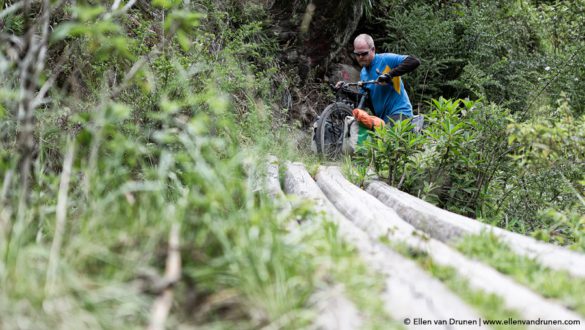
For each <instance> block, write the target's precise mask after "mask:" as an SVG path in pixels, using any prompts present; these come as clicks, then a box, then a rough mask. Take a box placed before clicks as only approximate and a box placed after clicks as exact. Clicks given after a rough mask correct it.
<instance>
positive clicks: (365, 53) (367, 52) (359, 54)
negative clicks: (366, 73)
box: [353, 50, 370, 57]
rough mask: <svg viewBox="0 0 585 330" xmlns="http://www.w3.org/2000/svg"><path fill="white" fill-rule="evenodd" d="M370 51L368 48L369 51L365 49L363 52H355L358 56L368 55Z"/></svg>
mask: <svg viewBox="0 0 585 330" xmlns="http://www.w3.org/2000/svg"><path fill="white" fill-rule="evenodd" d="M369 53H370V51H369V50H368V51H365V52H362V53H356V52H353V54H354V55H355V56H357V57H361V56H366V55H368V54H369Z"/></svg>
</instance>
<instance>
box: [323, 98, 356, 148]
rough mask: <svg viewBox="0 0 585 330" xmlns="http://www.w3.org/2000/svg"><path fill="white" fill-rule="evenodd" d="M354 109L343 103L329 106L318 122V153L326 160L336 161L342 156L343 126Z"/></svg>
mask: <svg viewBox="0 0 585 330" xmlns="http://www.w3.org/2000/svg"><path fill="white" fill-rule="evenodd" d="M352 110H353V109H352V108H351V107H350V106H349V105H347V104H346V103H343V102H335V103H331V104H330V105H328V106H327V107H326V108H325V110H323V113H322V114H321V116H320V118H319V121H318V122H317V130H316V132H315V135H316V137H317V152H318V153H319V154H320V155H323V156H325V157H326V158H330V159H335V158H337V157H339V156H340V155H341V154H342V144H343V124H344V120H345V117H346V116H351V115H352Z"/></svg>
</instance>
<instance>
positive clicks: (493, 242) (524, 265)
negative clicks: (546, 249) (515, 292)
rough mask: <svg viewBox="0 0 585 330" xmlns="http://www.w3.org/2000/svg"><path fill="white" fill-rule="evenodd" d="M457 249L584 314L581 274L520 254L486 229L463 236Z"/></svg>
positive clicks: (584, 304)
mask: <svg viewBox="0 0 585 330" xmlns="http://www.w3.org/2000/svg"><path fill="white" fill-rule="evenodd" d="M458 249H459V250H460V251H461V252H463V253H464V254H466V255H468V256H470V257H474V258H478V259H479V260H482V261H484V262H486V263H487V264H489V265H491V266H492V267H494V268H495V269H497V270H498V271H500V272H502V273H504V274H507V275H510V276H511V277H512V278H514V279H515V280H516V281H518V282H519V283H520V284H523V285H526V286H528V287H529V288H531V289H532V290H534V291H536V292H538V293H540V294H542V295H543V296H544V297H547V298H552V299H559V300H560V301H562V302H563V304H565V305H566V306H569V307H570V308H571V309H574V310H575V311H577V312H578V313H579V314H581V315H585V298H584V297H583V295H582V294H581V292H583V290H584V289H585V281H584V280H583V279H582V278H573V277H571V276H570V275H569V274H568V273H566V272H559V271H554V270H551V269H548V268H545V267H543V266H542V265H540V264H539V263H537V262H536V261H535V260H532V259H529V258H526V257H520V256H518V255H516V254H514V253H513V252H512V251H511V250H510V248H509V247H507V246H506V245H505V244H503V243H502V242H500V241H499V240H498V239H497V237H495V236H494V235H492V234H489V233H484V234H482V235H478V236H469V237H466V238H465V239H463V240H462V241H461V242H460V243H459V245H458Z"/></svg>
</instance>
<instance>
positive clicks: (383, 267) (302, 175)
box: [285, 164, 477, 328]
mask: <svg viewBox="0 0 585 330" xmlns="http://www.w3.org/2000/svg"><path fill="white" fill-rule="evenodd" d="M285 192H287V193H290V194H296V195H299V196H302V197H305V198H309V199H312V200H315V201H316V204H317V208H318V209H319V210H322V211H325V212H326V213H327V214H328V215H329V217H330V218H331V220H332V221H334V222H335V223H337V224H338V226H339V232H340V234H341V235H342V237H343V238H344V239H345V240H346V241H348V242H350V243H351V244H352V245H354V246H356V248H357V249H358V251H359V253H360V255H361V257H362V258H363V259H364V261H365V262H366V263H367V264H368V265H369V266H370V267H371V268H373V269H374V270H376V271H378V272H380V273H381V274H383V275H384V277H385V284H386V288H385V290H384V293H383V296H382V299H383V301H384V304H385V305H384V307H385V309H386V311H387V312H388V314H390V315H391V316H393V317H394V318H396V319H398V320H401V319H404V318H411V317H413V316H414V315H417V316H421V317H427V318H431V319H448V318H450V317H454V318H459V319H474V318H477V315H476V313H475V311H473V310H472V309H471V308H469V307H468V306H467V305H466V304H465V303H464V302H462V301H461V300H460V299H459V297H457V296H455V295H454V294H453V293H451V292H450V291H449V290H448V289H447V288H446V287H445V286H444V285H443V284H442V283H441V282H439V281H438V280H436V279H434V278H432V277H431V276H430V275H428V274H427V273H425V272H424V271H423V270H421V269H420V268H419V267H418V265H416V264H415V263H414V262H413V261H411V260H408V259H407V258H405V257H403V256H401V255H400V254H398V253H396V252H394V251H392V250H390V249H388V248H387V247H386V246H384V245H382V244H380V243H378V242H376V240H372V239H371V238H370V237H368V235H367V234H366V233H365V232H364V231H363V230H361V229H360V228H358V227H357V226H356V225H355V224H354V223H353V222H352V221H350V220H348V219H347V218H346V217H345V216H344V215H342V214H341V213H340V212H339V211H338V210H337V209H336V208H335V206H334V205H333V204H331V203H330V202H329V200H328V199H327V197H326V196H325V195H324V194H323V192H322V191H321V190H320V189H319V187H318V186H317V184H315V181H314V180H313V179H312V178H311V176H310V175H309V173H308V172H307V171H306V170H305V168H304V166H302V164H291V165H289V166H288V167H287V170H286V172H285ZM444 328H449V327H448V326H446V327H444Z"/></svg>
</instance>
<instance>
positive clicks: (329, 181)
mask: <svg viewBox="0 0 585 330" xmlns="http://www.w3.org/2000/svg"><path fill="white" fill-rule="evenodd" d="M317 184H318V185H319V187H321V189H322V190H323V192H325V195H326V196H327V197H328V198H329V200H330V201H331V202H332V203H333V204H334V205H335V206H336V207H337V208H338V209H339V210H340V211H341V212H342V213H343V214H344V215H345V216H347V217H348V218H349V219H351V220H352V221H353V222H354V223H356V224H357V225H358V227H360V228H362V229H363V230H365V231H366V232H367V233H368V234H369V235H370V237H371V238H373V239H379V238H380V237H385V238H387V239H389V240H390V241H391V242H402V243H405V244H406V245H408V246H409V247H411V248H413V249H416V250H418V251H423V252H425V253H427V254H428V255H429V256H430V257H431V258H432V259H433V261H434V262H436V263H437V264H439V265H443V266H448V267H452V268H454V269H455V270H456V271H457V273H458V274H459V275H460V276H462V277H464V278H466V279H467V280H468V282H469V285H470V286H471V287H472V288H474V289H477V290H482V291H484V292H486V293H493V294H496V295H498V296H500V297H501V298H502V299H503V301H504V303H505V305H506V307H508V308H511V309H515V310H517V311H518V312H520V313H521V315H522V316H524V317H526V318H527V319H538V318H541V319H551V320H556V319H561V320H562V319H564V320H581V317H580V316H579V315H577V314H575V313H574V312H572V311H569V310H567V309H566V308H564V307H563V306H560V305H557V304H555V303H553V302H551V301H548V300H546V299H544V298H542V297H541V296H539V295H538V294H536V293H534V292H532V291H531V290H529V289H527V288H525V287H523V286H521V285H519V284H517V283H516V282H514V281H513V280H511V279H510V278H508V277H506V276H505V275H502V274H500V273H499V272H497V271H495V270H494V269H492V268H490V267H488V266H486V265H484V264H482V263H480V262H477V261H473V260H470V259H467V258H466V257H465V256H463V255H462V254H461V253H459V252H457V251H456V250H454V249H452V248H450V247H449V246H447V245H446V244H444V243H442V242H440V241H438V240H436V239H433V238H430V237H428V235H427V234H426V233H425V232H423V231H419V230H417V229H415V228H414V227H413V226H412V225H410V224H409V223H406V222H405V221H404V220H403V219H402V218H401V217H400V216H399V215H398V214H397V213H396V212H395V211H394V210H392V209H391V208H389V207H388V206H386V205H385V204H383V203H382V202H381V201H379V200H377V199H376V198H374V196H372V195H369V194H368V193H366V192H365V191H363V190H361V189H360V188H358V187H356V186H355V185H353V184H352V183H350V182H349V181H347V180H346V179H345V178H344V177H343V175H342V174H341V172H340V171H339V168H337V167H324V168H321V169H320V170H319V172H318V173H317ZM581 322H584V321H582V320H581ZM550 328H551V329H552V328H555V327H554V326H551V327H550ZM565 328H566V327H564V326H563V325H560V326H557V327H556V328H555V329H565Z"/></svg>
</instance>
